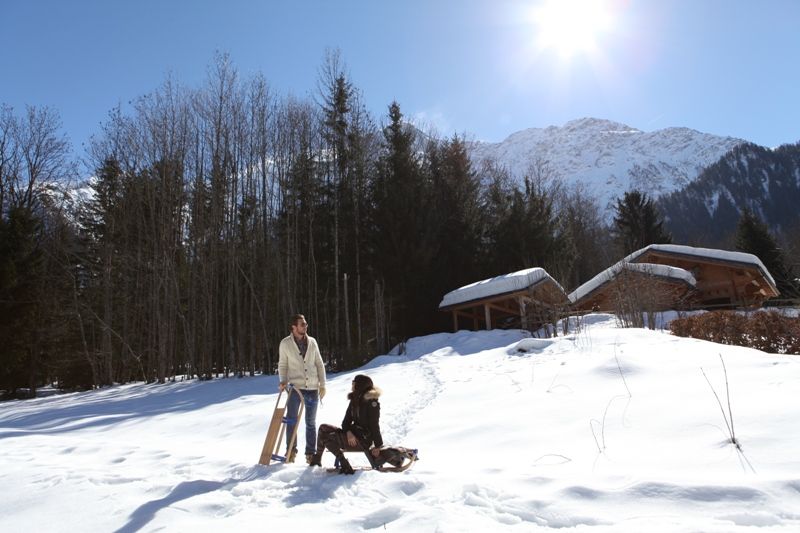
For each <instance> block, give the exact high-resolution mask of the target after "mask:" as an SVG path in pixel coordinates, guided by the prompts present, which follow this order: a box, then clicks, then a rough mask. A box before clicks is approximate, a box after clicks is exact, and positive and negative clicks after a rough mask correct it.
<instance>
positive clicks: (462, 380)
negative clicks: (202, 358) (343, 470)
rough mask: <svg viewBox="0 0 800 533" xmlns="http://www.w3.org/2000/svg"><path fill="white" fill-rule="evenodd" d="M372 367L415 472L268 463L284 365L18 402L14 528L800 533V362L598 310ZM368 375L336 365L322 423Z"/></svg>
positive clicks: (426, 347) (9, 482) (11, 445)
mask: <svg viewBox="0 0 800 533" xmlns="http://www.w3.org/2000/svg"><path fill="white" fill-rule="evenodd" d="M720 355H722V357H723V358H724V362H725V364H726V366H727V372H728V380H729V383H730V393H731V395H730V403H731V409H732V412H733V416H734V424H735V425H734V429H735V433H736V436H737V437H738V438H739V440H740V442H741V444H742V447H743V448H742V449H743V453H739V452H737V450H736V449H735V447H734V446H732V445H731V444H730V443H729V442H728V441H727V439H728V435H727V429H726V424H725V421H724V420H723V416H722V411H721V409H720V405H719V404H718V403H717V400H716V399H715V397H714V393H713V392H712V390H711V388H710V386H709V383H708V382H706V378H705V377H704V376H703V373H702V371H701V369H702V370H703V371H705V373H706V375H707V376H708V379H709V381H710V383H711V384H712V385H713V386H714V389H715V390H716V392H717V393H718V394H719V395H720V397H721V399H722V401H723V404H725V405H726V403H725V377H724V374H723V367H722V363H721V361H720ZM361 372H365V373H368V374H369V375H370V376H371V377H372V378H373V379H374V380H375V383H376V384H377V385H378V386H380V387H382V388H383V390H384V395H383V397H382V399H381V403H382V419H381V422H382V427H383V433H384V440H386V441H387V442H389V443H397V444H404V445H408V446H412V447H417V448H419V450H420V451H419V453H420V460H419V462H418V463H417V464H416V465H415V466H414V467H413V468H412V469H411V470H409V471H407V472H405V473H401V474H394V473H379V472H360V473H357V474H356V475H354V476H340V475H336V474H328V473H326V472H325V471H324V470H323V469H319V468H317V469H312V468H307V467H306V466H305V465H301V464H295V465H278V466H271V467H263V466H259V465H257V464H256V462H257V459H258V456H259V453H260V450H261V445H262V442H263V438H264V434H265V431H266V426H267V422H268V417H269V416H270V413H271V411H272V408H273V406H274V402H275V399H276V396H275V392H276V388H277V378H276V377H275V376H263V377H257V378H244V379H225V380H222V379H221V380H215V381H212V382H202V383H201V382H197V381H191V382H183V383H174V384H167V385H147V386H144V385H128V386H120V387H115V388H110V389H106V390H100V391H94V392H88V393H81V394H69V395H61V396H52V397H48V398H41V399H36V400H31V401H24V402H20V401H15V402H6V403H2V404H0V447H2V454H0V472H2V474H0V475H2V481H3V482H2V484H0V506H1V507H0V516H2V520H0V523H2V525H3V530H4V531H21V530H25V529H27V528H31V527H33V528H36V529H38V530H44V531H64V532H75V531H81V532H110V531H117V532H134V531H191V532H193V533H196V532H203V531H266V530H269V531H279V530H283V531H320V532H321V531H326V532H327V531H363V530H373V529H375V530H379V531H383V530H387V531H414V532H417V531H422V532H426V531H442V532H449V531H452V532H456V531H458V532H461V531H476V532H477V531H480V532H486V531H503V530H509V531H545V530H550V529H556V528H565V527H566V528H572V527H574V528H576V529H575V530H576V531H614V532H619V531H629V532H642V531H647V532H659V531H670V532H675V531H687V532H688V531H703V532H717V531H719V532H722V531H724V532H737V531H739V532H745V531H746V532H753V531H773V532H775V531H780V532H790V531H798V530H800V454H798V442H800V403H798V401H797V399H798V398H799V397H800V359H798V357H796V356H783V355H770V354H764V353H762V352H757V351H755V350H751V349H745V348H737V347H729V346H720V345H715V344H711V343H708V342H704V341H698V340H693V339H683V338H677V337H673V336H671V335H669V334H668V333H665V332H658V331H656V332H653V331H648V330H637V329H627V330H623V329H618V328H617V327H616V326H615V323H614V319H613V317H610V316H608V315H589V316H588V317H586V319H585V322H584V327H583V328H582V329H581V330H580V331H579V332H578V333H576V334H573V335H569V336H566V337H561V338H558V339H554V340H541V339H533V338H529V337H528V336H527V334H525V333H524V332H520V331H491V332H474V333H473V332H463V331H462V332H459V333H455V334H444V333H443V334H437V335H431V336H428V337H422V338H416V339H411V340H410V341H409V342H408V344H407V354H406V355H404V356H382V357H379V358H377V359H375V360H373V361H372V362H371V363H370V364H369V365H367V366H366V367H365V368H363V369H361ZM352 376H353V373H347V374H340V375H336V376H331V379H330V383H329V387H328V390H329V392H328V397H326V399H325V401H324V405H323V406H322V407H321V408H320V411H319V415H318V420H319V421H320V422H332V423H335V424H338V423H339V422H340V420H341V418H342V414H343V411H344V408H345V401H346V400H345V395H346V392H347V390H348V389H349V384H350V381H351V379H352ZM726 410H727V405H726ZM301 433H302V428H301ZM352 459H353V462H354V463H358V462H363V458H360V457H358V456H352ZM331 463H332V457H331V456H330V455H328V454H326V455H325V457H324V458H323V464H327V465H330V464H331Z"/></svg>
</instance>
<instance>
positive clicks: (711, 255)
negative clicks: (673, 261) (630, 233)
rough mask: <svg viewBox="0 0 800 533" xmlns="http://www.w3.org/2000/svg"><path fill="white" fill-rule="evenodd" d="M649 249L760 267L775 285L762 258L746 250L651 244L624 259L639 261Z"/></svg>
mask: <svg viewBox="0 0 800 533" xmlns="http://www.w3.org/2000/svg"><path fill="white" fill-rule="evenodd" d="M649 250H652V251H654V252H664V253H671V254H679V255H690V256H694V257H702V258H705V259H716V260H719V261H727V262H733V263H743V264H746V265H752V266H755V267H757V268H759V269H760V270H761V272H762V273H763V274H764V277H766V278H767V279H768V280H769V282H770V283H772V285H773V286H774V285H775V280H774V279H773V278H772V274H770V273H769V270H767V267H765V266H764V263H762V262H761V259H759V258H758V257H756V256H755V255H753V254H748V253H745V252H730V251H728V250H717V249H714V248H695V247H694V246H684V245H682V244H651V245H649V246H645V247H644V248H642V249H641V250H637V251H636V252H633V253H632V254H631V255H629V256H628V257H626V258H625V259H623V261H625V260H626V259H627V260H628V262H630V263H635V262H637V261H636V258H637V257H639V256H641V255H644V254H645V253H646V252H647V251H649Z"/></svg>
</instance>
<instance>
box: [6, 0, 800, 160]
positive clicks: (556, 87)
mask: <svg viewBox="0 0 800 533" xmlns="http://www.w3.org/2000/svg"><path fill="white" fill-rule="evenodd" d="M563 2H564V0H562V3H563ZM584 2H588V4H585V6H586V9H584V6H582V5H577V6H572V7H570V8H569V10H568V12H567V15H565V16H566V25H564V26H560V25H557V24H556V22H554V20H553V19H552V18H548V16H547V15H545V14H544V13H545V11H543V10H542V9H543V8H542V2H541V1H511V0H485V1H479V0H402V1H397V2H386V1H382V0H352V1H348V0H338V1H334V0H328V1H325V0H314V1H303V0H294V1H282V2H279V1H266V0H263V1H256V0H224V1H211V0H195V1H189V0H160V1H156V0H136V1H133V0H129V1H115V0H69V1H67V0H0V51H1V52H0V102H2V103H5V104H9V105H11V106H13V107H14V108H15V110H16V111H17V112H18V113H19V112H21V111H22V110H23V109H24V106H25V105H26V104H29V105H35V106H50V107H52V108H54V109H56V110H57V111H58V112H59V113H60V114H61V118H62V122H63V125H64V129H65V132H66V133H67V134H68V135H69V137H70V139H71V140H72V142H73V145H74V146H75V148H76V150H77V151H78V152H79V153H80V152H81V144H82V143H85V142H86V141H87V140H88V138H89V136H90V135H91V134H92V133H96V132H97V131H98V125H99V124H100V123H101V122H102V121H104V120H105V119H106V117H107V114H108V111H109V110H110V109H112V108H113V107H115V106H116V105H118V104H122V106H123V109H125V105H126V104H127V102H129V101H130V100H132V99H134V98H136V97H137V96H141V95H144V94H146V93H148V92H150V91H152V90H154V89H155V88H157V87H158V86H159V85H160V84H161V83H162V82H163V81H164V80H165V78H166V76H167V75H168V74H171V75H172V76H173V77H174V78H175V79H176V80H177V81H179V82H181V83H183V84H185V85H188V86H191V87H197V86H199V85H200V84H202V82H203V80H204V79H205V77H206V69H207V67H208V65H209V63H210V62H211V60H212V58H213V56H214V53H215V51H216V50H219V51H222V52H227V53H229V54H230V56H231V58H232V59H233V61H234V63H235V65H236V66H237V68H238V69H239V71H240V73H241V74H243V75H245V76H248V75H250V74H253V73H256V72H262V73H263V74H264V75H265V77H266V78H267V80H268V81H269V82H270V84H271V86H272V87H273V89H275V90H276V91H278V92H280V93H284V94H285V93H289V92H291V93H293V94H296V95H300V96H303V95H307V94H311V93H313V91H314V90H315V87H316V78H317V74H318V71H319V67H320V65H321V63H322V60H323V57H324V55H325V50H326V48H338V49H340V50H341V53H342V57H343V59H344V61H345V63H346V65H347V68H348V71H349V73H350V76H351V79H352V81H353V82H354V84H355V85H356V86H357V87H359V88H360V89H361V90H362V91H363V93H364V96H365V100H366V104H367V106H368V108H369V109H370V111H372V112H373V114H374V115H375V116H377V117H379V118H382V117H383V116H385V112H386V108H387V106H388V104H389V103H390V102H391V101H392V100H393V99H396V100H397V101H398V102H399V103H400V106H401V109H402V110H403V112H404V113H405V114H406V116H408V117H410V118H413V119H416V120H417V121H419V122H423V123H425V124H427V125H433V126H435V127H437V129H438V130H439V131H440V132H441V133H443V134H451V133H453V132H459V133H461V132H466V133H467V134H468V135H470V136H471V137H473V138H476V139H480V140H488V141H500V140H502V139H504V138H505V137H506V136H508V135H509V134H511V133H513V132H515V131H518V130H521V129H524V128H529V127H547V126H550V125H561V124H563V123H565V122H567V121H569V120H572V119H576V118H581V117H597V118H606V119H611V120H615V121H619V122H623V123H626V124H628V125H630V126H633V127H636V128H639V129H641V130H645V131H652V130H655V129H660V128H664V127H670V126H685V127H690V128H693V129H697V130H700V131H704V132H709V133H714V134H720V135H731V136H735V137H741V138H744V139H747V140H750V141H753V142H755V143H758V144H762V145H765V146H777V145H779V144H784V143H790V142H792V143H793V142H797V141H800V98H798V94H800V91H799V90H798V88H800V69H798V68H797V64H798V58H800V0H760V1H755V0H584ZM598 2H599V5H600V6H601V7H600V8H599V9H600V10H601V11H598V13H601V15H600V14H599V15H593V16H591V17H589V19H588V20H587V19H586V17H583V18H581V15H580V14H581V13H588V12H589V11H590V8H591V9H595V7H594V5H595V4H598ZM601 18H602V27H600V26H601V25H600V19H601ZM559 20H560V19H559ZM558 24H561V22H559V23H558ZM554 28H556V29H557V30H558V31H555V32H554V31H552V30H553V29H554ZM562 28H563V31H562ZM575 28H578V29H579V30H581V31H580V32H578V33H579V34H580V35H581V36H582V37H580V38H583V37H585V36H587V35H589V36H590V40H589V42H588V43H585V46H584V47H582V48H580V49H578V50H574V48H575V47H574V44H575V41H576V39H578V38H579V37H576V36H573V35H571V34H570V32H573V31H574V30H575ZM548 30H550V31H548ZM545 35H548V36H549V37H548V39H544V36H545ZM543 39H544V40H543ZM570 43H571V44H570Z"/></svg>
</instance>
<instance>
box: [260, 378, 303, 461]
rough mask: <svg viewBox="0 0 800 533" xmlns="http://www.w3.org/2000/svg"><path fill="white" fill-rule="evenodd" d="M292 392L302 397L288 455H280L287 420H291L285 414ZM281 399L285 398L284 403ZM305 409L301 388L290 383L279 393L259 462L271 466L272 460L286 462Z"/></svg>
mask: <svg viewBox="0 0 800 533" xmlns="http://www.w3.org/2000/svg"><path fill="white" fill-rule="evenodd" d="M284 392H286V397H285V398H284V396H283V393H284ZM292 394H297V396H298V397H299V398H300V407H299V408H298V409H297V418H296V420H295V424H294V431H292V435H291V437H290V438H289V446H288V447H287V449H286V455H280V454H279V453H278V452H279V451H280V448H281V441H282V440H283V435H284V432H285V431H286V425H287V422H289V418H288V417H287V416H285V414H286V404H287V403H289V397H290V395H292ZM281 399H283V402H282V403H281ZM304 410H305V401H304V400H303V395H302V394H300V391H299V390H297V389H295V388H294V387H292V386H291V385H289V386H287V387H286V388H285V389H284V390H282V391H280V392H279V393H278V399H277V400H276V401H275V410H274V411H273V412H272V419H271V420H270V422H269V429H267V438H265V439H264V447H263V448H262V449H261V457H260V458H259V459H258V464H260V465H266V466H269V464H270V463H271V462H272V461H275V462H279V463H285V462H286V460H287V459H288V455H289V454H290V453H291V450H292V448H294V444H295V441H296V440H297V428H299V427H300V419H301V418H302V416H303V411H304Z"/></svg>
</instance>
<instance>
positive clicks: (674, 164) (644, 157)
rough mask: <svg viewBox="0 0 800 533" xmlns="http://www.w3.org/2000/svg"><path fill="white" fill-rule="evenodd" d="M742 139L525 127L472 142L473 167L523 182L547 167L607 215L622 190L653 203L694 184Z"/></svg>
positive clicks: (581, 126)
mask: <svg viewBox="0 0 800 533" xmlns="http://www.w3.org/2000/svg"><path fill="white" fill-rule="evenodd" d="M745 143H748V141H746V140H744V139H738V138H735V137H729V136H720V135H713V134H710V133H703V132H700V131H697V130H693V129H691V128H687V127H669V128H664V129H660V130H655V131H651V132H645V131H642V130H639V129H637V128H635V127H631V126H629V125H627V124H623V123H620V122H616V121H613V120H608V119H600V118H592V117H583V118H578V119H574V120H570V121H568V122H566V123H565V124H563V125H562V126H548V127H545V128H527V129H524V130H520V131H517V132H514V133H512V134H510V135H509V136H507V137H506V138H505V139H504V140H503V141H500V142H497V143H491V142H483V141H476V142H473V143H471V151H472V158H473V162H475V163H476V164H481V163H482V162H483V161H486V160H490V161H495V162H497V163H499V164H501V165H503V166H505V167H506V168H507V169H508V170H509V172H510V173H511V174H512V176H514V177H516V178H517V179H521V178H522V176H524V175H525V174H526V173H529V172H530V169H531V168H532V166H536V165H540V166H541V165H543V164H544V165H546V166H547V167H548V168H549V169H550V171H551V172H552V174H553V175H554V176H558V177H560V178H561V179H562V180H563V181H564V182H565V183H566V184H567V185H577V184H582V185H583V186H584V187H585V189H586V192H587V193H588V194H590V195H592V196H594V197H595V198H597V199H598V201H599V203H600V207H601V208H602V209H604V210H606V211H607V212H608V211H610V209H611V207H612V206H613V202H614V200H615V199H616V198H617V197H619V196H620V194H621V193H622V192H624V191H627V190H630V189H633V188H637V189H640V190H643V191H645V192H647V193H648V194H649V195H650V196H652V197H654V198H657V197H659V196H661V195H663V194H667V193H671V192H674V191H676V190H679V189H681V188H683V187H685V186H687V185H688V184H689V183H691V182H692V181H694V179H696V178H697V176H698V175H699V174H700V172H701V171H702V170H703V169H704V168H705V167H707V166H709V165H711V164H712V163H714V162H716V161H718V160H719V159H720V158H721V157H722V156H724V155H725V154H726V153H728V152H729V151H730V150H732V149H733V148H735V147H737V146H740V145H742V144H745Z"/></svg>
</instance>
